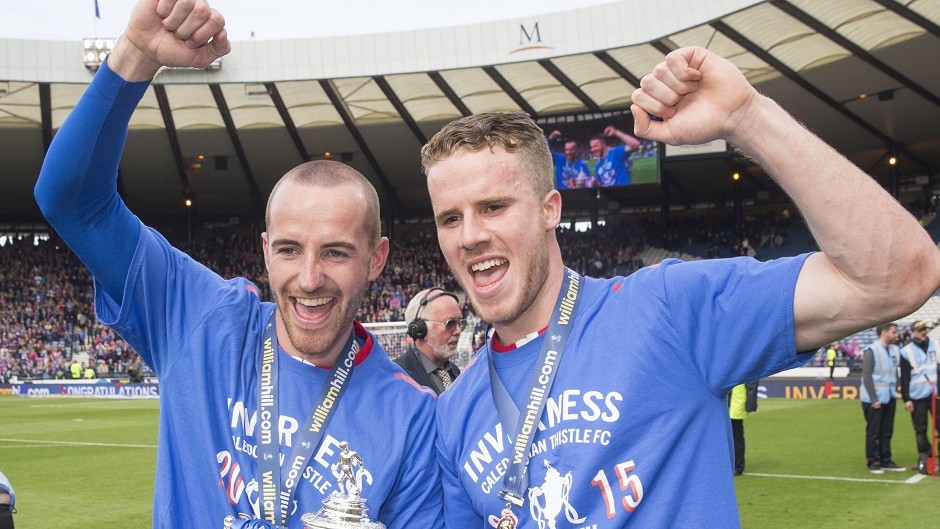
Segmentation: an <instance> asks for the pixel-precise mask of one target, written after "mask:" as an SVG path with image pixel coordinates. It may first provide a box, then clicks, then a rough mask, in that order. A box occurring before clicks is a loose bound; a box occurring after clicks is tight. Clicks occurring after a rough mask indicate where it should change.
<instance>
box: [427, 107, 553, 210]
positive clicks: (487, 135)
mask: <svg viewBox="0 0 940 529" xmlns="http://www.w3.org/2000/svg"><path fill="white" fill-rule="evenodd" d="M494 147H500V148H502V149H505V150H506V152H508V153H518V154H519V156H521V157H522V161H523V163H522V166H523V167H525V168H527V169H528V172H529V173H530V174H531V175H532V187H533V189H534V190H535V191H536V192H537V193H538V194H539V196H540V197H541V196H544V195H545V194H546V193H548V192H549V191H551V190H552V189H554V188H555V166H554V163H553V162H552V153H551V151H550V150H549V149H548V142H547V141H546V140H545V134H544V133H543V132H542V129H541V128H539V126H538V125H536V124H535V121H533V120H532V118H530V117H529V115H528V114H526V113H524V112H485V113H483V114H475V115H472V116H467V117H465V118H461V119H458V120H456V121H452V122H450V123H448V124H447V125H444V128H442V129H441V130H440V131H439V132H438V133H437V134H435V135H434V137H433V138H431V140H430V141H429V142H428V143H427V144H426V145H425V146H424V147H422V148H421V167H422V169H423V170H424V174H428V171H430V170H431V167H433V166H434V164H436V163H438V162H440V161H442V160H444V159H446V158H447V157H449V156H452V155H454V154H456V153H457V152H458V151H461V150H467V151H470V152H477V151H482V150H483V149H490V150H492V149H493V148H494Z"/></svg>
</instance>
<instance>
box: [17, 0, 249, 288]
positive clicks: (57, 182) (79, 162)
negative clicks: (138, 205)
mask: <svg viewBox="0 0 940 529" xmlns="http://www.w3.org/2000/svg"><path fill="white" fill-rule="evenodd" d="M160 13H164V14H163V15H161V14H160ZM223 24H224V21H223V20H222V16H221V15H220V14H218V12H216V11H214V10H211V9H209V7H208V5H207V4H206V3H205V1H204V0H198V1H193V0H188V1H187V0H180V1H179V2H176V1H170V0H160V1H158V0H142V1H141V2H139V3H138V4H137V5H136V6H135V7H134V10H133V12H132V14H131V20H130V22H129V23H128V27H127V30H126V31H125V32H124V34H123V35H122V36H121V37H120V38H119V39H118V40H117V42H116V44H115V48H114V51H113V52H111V54H110V55H109V56H108V59H107V61H106V64H105V65H103V66H102V68H101V70H100V71H99V72H98V74H97V75H96V76H95V79H94V80H93V81H92V84H91V86H90V87H89V89H88V90H87V91H86V92H85V94H84V95H83V96H82V98H81V100H80V101H79V102H78V104H77V105H76V106H75V109H74V110H73V111H72V112H71V114H70V115H69V117H68V119H66V121H65V123H63V125H62V127H61V128H60V129H59V131H58V132H57V133H56V136H55V139H54V140H53V142H52V145H51V146H50V148H49V152H48V153H47V154H46V159H45V161H44V162H43V167H42V171H41V172H40V175H39V180H38V182H37V183H36V189H35V196H36V201H37V203H38V204H39V206H40V209H41V210H42V212H43V214H44V215H45V216H46V218H47V219H48V220H49V223H50V224H51V225H52V226H53V227H54V228H55V229H56V231H57V232H58V233H59V235H60V236H61V237H62V238H63V240H65V242H66V243H67V244H68V245H69V247H70V248H71V249H72V250H73V251H74V252H75V254H76V255H78V257H79V258H80V259H81V260H82V262H84V263H85V266H87V267H88V269H89V270H90V271H91V272H92V274H94V276H95V278H96V279H97V280H98V281H99V283H101V285H102V287H103V288H104V290H105V291H106V292H107V293H108V294H109V295H110V296H111V297H112V298H114V299H117V300H120V299H121V297H122V294H123V290H124V281H125V278H126V277H127V271H128V268H129V266H130V262H131V258H132V257H133V254H134V250H135V248H136V245H137V241H138V238H139V235H140V223H139V221H138V220H137V219H136V218H135V217H134V215H133V214H132V213H131V212H130V211H129V210H128V209H127V207H126V206H125V205H124V202H123V201H122V200H121V198H120V197H119V196H118V194H117V185H116V181H117V170H118V164H119V162H120V158H121V151H122V150H123V148H124V140H125V138H126V135H127V124H128V122H129V121H130V117H131V115H132V114H133V112H134V109H135V108H136V106H137V104H138V103H139V102H140V98H141V97H143V94H144V92H145V91H146V89H147V86H148V82H149V81H150V80H151V79H152V78H153V76H154V75H155V74H156V72H157V71H158V70H159V69H160V67H161V65H167V66H196V67H198V66H204V65H207V64H209V63H210V62H212V61H213V60H215V59H216V58H217V57H219V56H220V55H222V54H224V53H226V52H228V50H229V49H230V48H231V46H230V44H229V42H228V39H227V38H226V34H225V29H224V28H223V26H222V25H223ZM210 39H211V40H210Z"/></svg>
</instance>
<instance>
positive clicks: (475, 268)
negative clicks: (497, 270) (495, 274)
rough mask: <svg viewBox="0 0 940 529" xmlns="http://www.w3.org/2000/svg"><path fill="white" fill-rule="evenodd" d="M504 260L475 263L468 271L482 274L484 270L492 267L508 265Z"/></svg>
mask: <svg viewBox="0 0 940 529" xmlns="http://www.w3.org/2000/svg"><path fill="white" fill-rule="evenodd" d="M508 262H509V261H507V260H506V259H490V260H489V261H483V262H482V263H477V264H475V265H473V266H471V267H470V270H472V271H474V272H482V271H484V270H489V269H490V268H493V267H494V266H499V265H502V264H505V263H508Z"/></svg>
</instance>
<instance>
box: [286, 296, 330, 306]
mask: <svg viewBox="0 0 940 529" xmlns="http://www.w3.org/2000/svg"><path fill="white" fill-rule="evenodd" d="M294 299H296V300H297V303H300V304H301V305H303V306H304V307H319V306H320V305H326V304H327V303H329V302H330V301H331V300H332V299H333V298H312V299H307V298H294Z"/></svg>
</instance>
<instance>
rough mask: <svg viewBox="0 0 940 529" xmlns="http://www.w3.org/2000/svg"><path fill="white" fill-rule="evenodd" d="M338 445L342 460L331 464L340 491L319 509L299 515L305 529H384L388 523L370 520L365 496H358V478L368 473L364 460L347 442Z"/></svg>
mask: <svg viewBox="0 0 940 529" xmlns="http://www.w3.org/2000/svg"><path fill="white" fill-rule="evenodd" d="M339 447H340V448H341V449H342V450H341V451H340V453H339V462H337V463H336V464H334V465H333V467H332V471H333V476H334V477H336V479H337V481H336V485H337V490H335V491H333V492H332V493H330V495H329V496H327V497H326V498H325V499H324V500H323V507H321V508H320V510H318V511H317V512H315V513H307V514H305V515H303V516H302V517H301V518H300V520H301V521H302V522H303V523H304V529H385V524H383V523H381V522H373V521H372V520H370V519H369V516H368V513H369V508H368V507H366V499H365V498H362V497H360V496H359V493H360V492H362V491H361V490H360V489H359V485H358V483H357V482H358V480H357V477H358V476H359V475H361V474H362V473H363V472H365V468H364V467H363V465H362V459H361V458H360V457H359V454H357V453H356V452H354V451H352V450H350V449H349V443H347V442H346V441H342V442H340V443H339Z"/></svg>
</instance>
